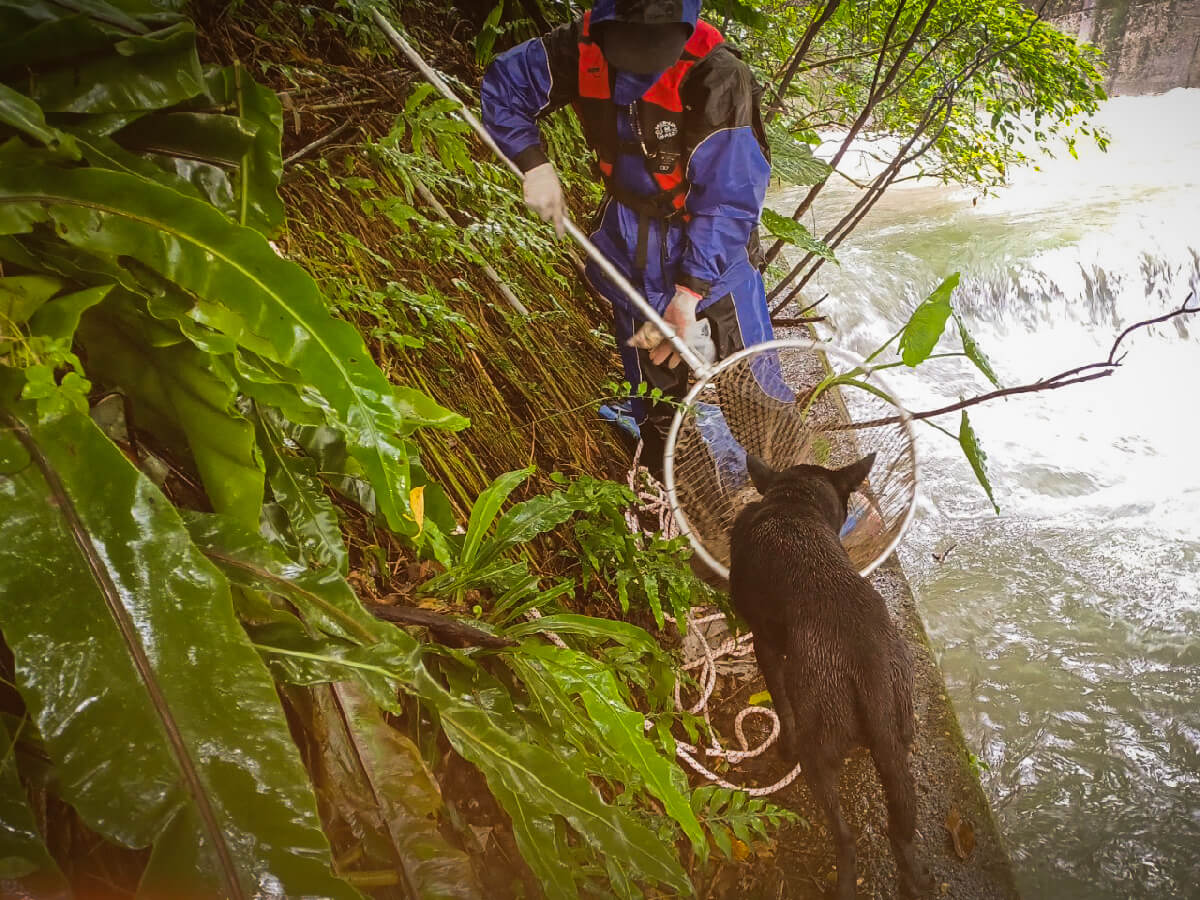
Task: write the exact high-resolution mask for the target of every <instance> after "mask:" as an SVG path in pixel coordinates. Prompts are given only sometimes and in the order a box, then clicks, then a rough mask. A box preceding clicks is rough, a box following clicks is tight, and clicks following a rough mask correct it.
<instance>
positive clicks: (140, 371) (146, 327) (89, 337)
mask: <svg viewBox="0 0 1200 900" xmlns="http://www.w3.org/2000/svg"><path fill="white" fill-rule="evenodd" d="M118 299H119V300H120V301H121V302H115V303H111V304H109V303H106V304H104V305H103V306H100V307H96V308H94V309H92V310H90V311H89V312H88V313H87V314H85V315H84V318H83V322H82V324H81V325H80V328H79V340H80V342H81V343H82V344H83V346H84V348H85V349H86V350H87V359H88V363H87V369H88V372H89V374H90V375H91V377H93V378H98V379H100V380H101V381H103V382H104V383H105V384H106V385H108V386H109V387H110V388H118V389H120V390H121V391H123V392H124V393H125V395H126V396H127V397H129V398H130V399H131V400H132V401H133V404H134V421H135V423H136V424H138V425H139V426H141V427H146V426H155V427H154V431H155V433H156V434H157V435H158V436H159V438H160V439H161V440H163V441H164V442H166V443H168V444H174V445H175V449H177V450H178V451H180V452H183V453H184V454H188V455H190V456H191V457H192V459H193V460H194V461H195V463H196V471H197V473H198V474H199V475H200V480H201V481H202V482H203V484H204V489H205V492H206V493H207V494H208V498H209V500H210V501H211V502H212V506H213V509H215V510H216V511H217V512H221V513H225V514H227V515H229V516H232V517H234V518H236V519H237V520H238V521H240V522H243V523H245V524H246V525H248V526H250V527H257V525H258V520H259V512H260V511H261V509H262V503H263V483H264V474H263V464H262V461H261V459H260V458H259V455H258V449H257V446H256V444H255V439H254V426H253V425H252V424H251V423H250V422H249V421H248V420H247V419H246V417H245V416H243V415H242V414H241V413H240V412H239V411H238V410H237V408H236V405H235V404H236V402H237V394H236V392H235V390H234V387H233V377H232V375H231V374H230V373H229V371H228V369H229V366H228V363H227V362H225V361H224V360H222V359H221V358H220V357H214V356H212V355H210V354H207V353H204V352H202V351H200V350H197V349H196V348H195V347H193V346H192V345H191V344H189V343H187V342H185V341H182V339H181V338H180V337H179V336H178V334H177V333H176V335H175V336H176V340H178V341H180V342H179V343H176V344H174V345H169V346H162V345H161V341H162V339H159V338H156V336H155V332H156V331H157V332H166V333H167V334H168V335H170V334H171V332H172V331H173V329H167V328H165V327H164V326H163V325H161V324H159V323H154V322H152V321H151V320H149V319H147V317H145V316H143V315H139V314H138V312H137V311H136V309H135V308H134V304H135V303H136V302H137V301H136V300H135V299H133V298H132V295H128V294H126V295H124V296H123V297H121V298H118Z"/></svg>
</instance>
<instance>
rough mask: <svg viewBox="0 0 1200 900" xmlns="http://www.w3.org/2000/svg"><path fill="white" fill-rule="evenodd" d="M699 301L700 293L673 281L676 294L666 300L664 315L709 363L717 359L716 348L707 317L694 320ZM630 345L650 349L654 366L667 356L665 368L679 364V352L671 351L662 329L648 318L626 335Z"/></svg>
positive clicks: (668, 322)
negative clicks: (668, 301) (629, 335)
mask: <svg viewBox="0 0 1200 900" xmlns="http://www.w3.org/2000/svg"><path fill="white" fill-rule="evenodd" d="M699 304H700V295H699V294H697V293H695V292H694V291H690V290H688V289H687V288H685V287H680V286H679V285H676V286H675V296H674V297H672V298H671V302H670V303H669V304H667V309H666V312H664V313H663V319H664V320H665V321H666V323H667V324H668V325H670V326H671V327H672V328H674V329H675V333H676V334H678V335H680V336H681V337H682V338H683V342H684V343H685V344H687V345H688V349H690V350H691V351H692V352H693V353H695V354H696V355H697V356H698V357H700V359H701V360H703V361H704V362H707V363H711V362H713V361H714V360H715V359H716V356H717V348H716V345H715V344H713V340H712V335H711V332H710V331H709V325H708V320H707V319H705V320H703V321H697V320H696V307H697V306H698V305H699ZM629 346H630V347H639V348H641V349H643V350H649V351H650V362H652V363H654V364H655V365H656V366H661V365H662V364H663V361H664V360H669V361H668V362H667V367H668V368H671V369H674V368H675V367H676V366H677V365H679V354H678V353H676V352H675V351H674V349H673V348H672V347H671V344H670V342H669V341H668V340H667V339H666V337H665V336H664V335H663V333H662V332H661V331H659V330H658V328H656V327H655V326H654V324H653V323H651V322H646V323H645V324H644V325H642V327H641V328H639V329H638V331H637V334H635V335H634V336H633V337H631V338H630V339H629Z"/></svg>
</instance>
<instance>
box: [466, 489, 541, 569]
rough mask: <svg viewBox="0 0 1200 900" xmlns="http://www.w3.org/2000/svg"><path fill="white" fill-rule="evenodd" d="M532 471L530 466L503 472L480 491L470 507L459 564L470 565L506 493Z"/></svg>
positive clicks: (505, 498) (506, 496)
mask: <svg viewBox="0 0 1200 900" xmlns="http://www.w3.org/2000/svg"><path fill="white" fill-rule="evenodd" d="M533 471H534V470H533V467H532V466H531V467H529V468H527V469H516V470H515V471H512V472H505V473H504V474H503V475H501V476H500V477H499V478H497V479H496V480H495V481H493V482H492V483H491V484H489V485H488V486H487V488H486V489H484V491H483V492H482V493H480V495H479V497H478V498H477V499H476V500H475V505H474V506H472V507H471V519H470V521H469V522H468V523H467V533H466V535H465V536H464V537H463V545H462V553H461V554H460V556H459V564H460V565H462V566H465V567H470V566H471V564H472V563H473V562H474V561H475V556H476V554H477V553H478V552H479V548H480V547H481V546H482V545H483V539H484V536H485V535H486V534H487V532H488V529H490V528H491V527H492V523H493V522H494V521H496V516H497V515H498V514H499V512H500V507H501V506H503V505H504V501H505V500H507V499H508V495H509V494H511V493H512V492H513V491H515V490H516V489H517V488H518V487H520V486H521V485H522V484H524V483H525V481H526V479H528V478H529V476H530V475H532V474H533Z"/></svg>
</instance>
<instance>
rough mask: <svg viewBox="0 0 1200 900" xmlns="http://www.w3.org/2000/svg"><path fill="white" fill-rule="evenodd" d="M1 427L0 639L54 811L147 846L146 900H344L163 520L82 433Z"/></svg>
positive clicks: (165, 505) (147, 487)
mask: <svg viewBox="0 0 1200 900" xmlns="http://www.w3.org/2000/svg"><path fill="white" fill-rule="evenodd" d="M4 424H5V427H6V428H8V429H11V431H10V434H12V435H13V436H15V437H17V438H18V439H19V440H20V441H21V442H22V443H23V444H24V449H25V451H26V452H27V453H28V455H29V456H30V458H31V461H32V463H33V464H31V465H28V466H26V467H25V468H24V469H21V470H20V471H17V472H15V473H13V474H11V475H9V476H6V477H0V520H2V521H3V522H4V523H5V539H4V540H3V541H0V629H2V630H3V634H4V640H5V642H6V643H7V644H8V646H9V648H10V649H11V650H12V653H13V656H14V658H15V668H16V681H17V684H18V687H19V689H20V691H21V695H22V698H23V699H24V701H25V705H26V707H27V708H28V709H29V711H30V714H31V716H32V717H33V719H34V721H35V722H36V723H37V725H38V730H39V731H40V732H41V734H42V736H43V739H44V741H45V746H46V749H47V752H48V753H49V754H50V756H51V758H52V759H53V760H54V763H55V768H56V772H57V778H58V785H59V791H60V793H61V794H62V796H63V797H64V799H66V800H67V801H68V802H69V803H71V805H72V806H74V807H75V809H76V810H77V811H78V812H79V814H80V816H81V817H82V818H83V819H84V821H85V822H87V824H88V825H89V827H91V828H92V829H94V830H95V831H97V832H99V833H101V834H103V835H105V836H106V837H108V838H109V839H111V840H113V841H116V842H118V843H121V844H125V845H128V846H133V847H144V846H147V845H149V844H154V852H153V854H152V857H151V861H150V865H149V867H148V869H147V872H146V875H145V879H144V886H146V887H147V888H148V889H158V890H160V891H161V892H162V893H161V895H162V896H180V895H182V894H189V893H194V894H196V895H207V896H211V895H212V894H213V892H216V891H219V892H220V893H221V894H222V895H224V896H229V897H239V898H248V897H250V896H253V895H256V894H259V893H261V892H262V891H263V890H265V889H267V888H268V886H274V887H273V888H272V889H273V890H281V891H283V892H285V893H287V894H292V895H302V894H303V895H314V894H316V895H321V896H329V897H355V896H357V894H356V893H355V891H354V890H353V889H351V888H349V887H348V886H347V885H345V884H344V883H342V882H341V881H339V880H338V879H336V878H334V877H333V876H332V875H331V874H330V858H329V846H328V842H327V841H326V839H325V836H324V835H323V833H322V832H321V830H320V824H319V821H318V817H317V811H316V803H315V800H314V798H313V795H312V791H311V788H310V786H309V783H308V780H307V778H306V776H305V773H304V770H303V767H302V766H301V764H300V760H299V757H298V755H297V753H296V748H295V745H294V744H292V742H291V738H290V735H289V733H288V729H287V725H286V723H285V721H284V718H283V711H282V709H281V708H280V705H279V699H278V697H277V696H276V693H275V689H274V685H273V683H272V681H271V679H270V677H269V676H268V674H267V672H266V670H265V668H264V667H263V665H262V662H261V661H260V660H259V659H258V658H257V656H256V655H255V653H254V651H253V649H252V648H251V646H250V643H249V641H248V639H247V638H246V635H245V633H244V632H243V630H242V628H241V626H240V625H239V624H238V622H237V620H236V619H235V618H234V615H233V607H232V603H231V598H230V593H229V587H228V584H227V583H226V581H225V579H224V578H223V577H222V576H221V575H220V573H219V572H218V571H217V570H216V569H215V568H214V567H213V566H212V565H211V564H210V563H209V562H208V561H207V560H206V559H204V557H203V556H202V555H201V554H200V553H199V551H198V550H197V549H196V548H195V547H194V546H193V545H192V543H191V541H190V540H189V538H188V535H187V532H186V530H185V529H184V528H183V525H182V523H181V522H180V519H179V516H178V513H177V512H176V511H175V509H174V508H173V507H172V506H171V504H170V503H169V501H168V500H167V499H166V498H165V497H164V496H163V495H162V494H161V493H159V491H158V490H157V489H156V488H155V487H154V486H153V484H151V482H150V481H149V480H148V479H147V478H146V477H145V476H144V475H142V474H141V473H139V472H138V471H137V469H135V468H134V467H133V466H132V465H131V464H130V463H129V461H128V460H127V459H126V458H125V457H124V455H123V454H122V453H121V451H120V450H119V449H117V447H116V446H114V445H113V444H112V443H111V442H110V441H109V440H108V439H107V438H105V437H104V435H103V434H102V432H101V431H100V430H99V429H98V428H97V427H96V426H95V425H94V424H93V423H92V421H91V420H90V419H89V418H88V416H87V415H85V414H82V413H68V414H65V415H62V416H60V417H58V418H54V419H50V420H48V421H46V422H45V423H43V424H40V425H34V424H32V423H31V422H29V421H28V416H27V415H26V414H24V413H22V414H21V418H20V420H16V419H12V418H9V417H8V416H7V415H6V420H5V423H4ZM64 673H67V674H69V677H63V675H64ZM114 750H115V751H116V752H114Z"/></svg>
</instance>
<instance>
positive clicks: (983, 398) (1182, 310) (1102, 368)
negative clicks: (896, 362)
mask: <svg viewBox="0 0 1200 900" xmlns="http://www.w3.org/2000/svg"><path fill="white" fill-rule="evenodd" d="M1195 296H1196V293H1195V291H1193V292H1191V293H1189V294H1188V296H1187V299H1186V300H1184V301H1183V304H1182V305H1181V306H1180V307H1179V308H1178V309H1175V310H1172V311H1171V312H1169V313H1164V314H1163V315H1161V316H1156V317H1155V318H1153V319H1146V320H1145V321H1142V322H1135V323H1134V324H1132V325H1130V326H1129V327H1128V328H1126V329H1125V330H1124V331H1122V332H1121V333H1120V334H1119V335H1118V336H1117V339H1116V340H1115V341H1114V342H1113V345H1112V350H1110V351H1109V353H1108V359H1106V360H1104V361H1103V362H1094V363H1087V364H1086V365H1082V366H1076V367H1075V368H1073V369H1067V370H1066V371H1065V372H1059V373H1058V374H1057V375H1051V376H1050V377H1049V378H1043V379H1041V380H1039V381H1034V382H1032V383H1030V384H1022V385H1020V386H1018V387H1011V388H1000V389H999V390H996V391H989V392H988V393H986V394H980V395H978V396H976V397H971V398H970V399H967V400H960V401H959V402H957V403H952V404H950V405H949V406H943V407H941V408H939V409H930V410H926V411H924V412H918V413H911V414H910V416H909V417H910V418H911V419H913V420H918V419H931V418H934V417H935V416H944V415H946V414H947V413H952V412H958V411H959V410H960V409H967V408H968V407H971V406H977V405H979V404H980V403H986V402H987V401H989V400H996V399H998V398H1000V397H1011V396H1014V395H1016V394H1033V393H1036V392H1038V391H1052V390H1057V389H1058V388H1064V387H1067V386H1069V385H1072V384H1082V383H1083V382H1085V381H1095V380H1096V379H1097V378H1107V377H1108V376H1109V375H1111V374H1113V372H1115V371H1116V370H1117V369H1118V368H1119V367H1120V365H1121V362H1122V361H1123V360H1124V359H1125V354H1121V356H1119V357H1118V356H1117V350H1118V349H1119V348H1120V346H1121V342H1122V341H1123V340H1125V338H1126V337H1127V336H1128V335H1129V334H1130V333H1131V332H1133V331H1136V330H1137V329H1139V328H1146V327H1148V326H1150V325H1158V324H1160V323H1162V322H1167V321H1169V320H1171V319H1174V318H1177V317H1178V316H1185V315H1190V314H1192V313H1197V312H1200V306H1192V307H1189V306H1188V304H1189V303H1191V302H1192V300H1193V299H1194V298H1195ZM1089 370H1099V371H1089ZM1084 373H1087V374H1084ZM899 421H900V417H899V416H887V417H885V418H882V419H872V420H871V421H869V422H854V423H850V424H846V425H839V426H836V428H838V429H844V430H851V429H854V430H857V429H860V428H878V427H881V426H883V425H895V424H897V423H899Z"/></svg>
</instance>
